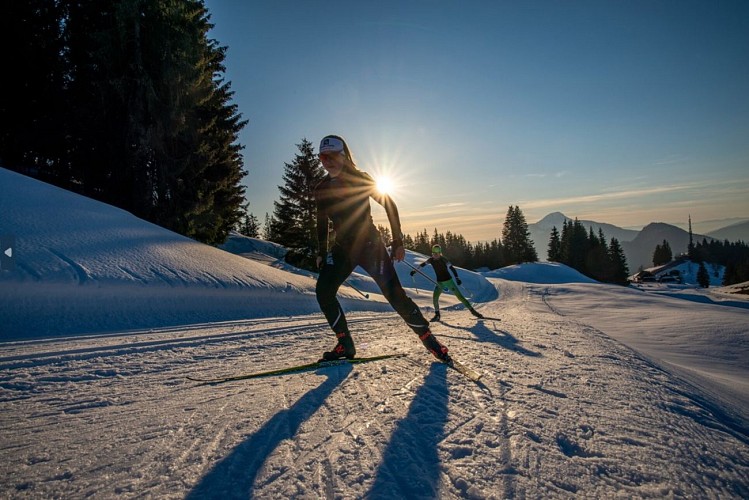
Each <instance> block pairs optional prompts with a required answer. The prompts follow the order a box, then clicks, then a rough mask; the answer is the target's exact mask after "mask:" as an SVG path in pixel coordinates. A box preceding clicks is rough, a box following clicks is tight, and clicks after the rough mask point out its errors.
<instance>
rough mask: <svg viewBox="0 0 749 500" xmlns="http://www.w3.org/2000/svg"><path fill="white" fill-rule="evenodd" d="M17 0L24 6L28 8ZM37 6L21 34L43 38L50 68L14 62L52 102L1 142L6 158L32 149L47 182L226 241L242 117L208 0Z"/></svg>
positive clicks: (24, 157) (239, 189)
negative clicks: (213, 35)
mask: <svg viewBox="0 0 749 500" xmlns="http://www.w3.org/2000/svg"><path fill="white" fill-rule="evenodd" d="M15 3H18V4H19V5H18V12H21V10H22V8H23V6H25V5H27V2H14V4H15ZM22 4H23V5H22ZM29 7H30V8H29V9H28V10H27V11H26V12H22V13H21V14H20V15H21V18H23V16H26V17H28V16H31V17H32V18H34V22H33V23H32V24H31V26H28V25H27V26H25V27H24V30H25V29H26V28H28V27H31V28H32V29H30V30H29V33H28V34H25V35H24V36H25V37H26V38H25V39H24V40H28V39H29V38H28V37H38V38H40V39H41V38H43V39H45V40H47V42H45V44H46V45H45V46H46V47H48V48H49V50H46V49H45V50H44V51H41V52H40V51H38V50H37V51H36V52H34V53H29V54H28V57H29V60H30V61H31V63H30V64H33V65H34V66H35V67H37V65H38V68H45V69H44V70H43V71H45V72H46V74H44V75H40V74H39V71H41V69H37V70H35V71H29V72H26V71H25V70H23V67H22V66H21V67H20V68H14V70H15V71H16V72H18V73H23V75H22V76H21V78H20V79H19V81H22V80H23V78H25V77H26V76H28V77H29V78H30V79H33V80H35V81H36V83H35V84H34V86H33V87H30V88H29V89H28V92H30V93H33V94H34V95H38V97H36V98H33V99H32V98H30V97H28V96H26V97H28V100H29V101H33V100H34V99H37V101H38V102H40V103H41V102H42V100H48V101H49V102H47V103H44V104H42V105H41V106H40V107H34V106H31V107H28V109H29V110H30V111H31V114H30V116H29V117H28V120H19V121H18V122H14V126H16V127H17V128H18V130H17V132H15V133H14V134H15V139H19V140H17V141H16V142H15V144H16V146H17V147H16V146H14V148H15V149H9V150H8V152H7V153H6V152H5V144H3V145H2V146H3V147H2V150H3V151H4V153H3V155H4V156H6V155H7V156H9V158H8V159H6V161H9V162H11V163H13V164H14V165H9V166H10V167H14V166H15V167H19V164H20V166H23V164H25V163H27V162H28V159H29V158H32V157H33V158H35V161H40V162H41V163H42V164H43V166H42V167H40V168H39V169H38V170H39V176H40V177H42V178H43V179H45V180H48V181H50V182H53V183H55V184H57V185H60V186H62V187H66V188H74V189H76V190H77V191H80V192H82V193H83V194H85V195H87V196H90V197H93V198H97V199H99V200H102V201H105V202H107V203H110V204H113V205H116V206H118V207H121V208H124V209H126V210H128V211H130V212H132V213H134V214H135V215H138V216H140V217H142V218H145V219H147V220H150V221H152V222H155V223H157V224H160V225H162V226H164V227H167V228H169V229H172V230H175V231H177V232H180V233H182V234H185V235H187V236H190V237H193V238H196V239H199V240H201V241H204V242H207V243H219V242H222V241H223V240H225V238H226V235H227V234H228V231H229V230H230V229H232V228H233V227H234V226H235V225H236V223H237V222H238V220H239V217H240V208H241V204H242V202H243V193H244V187H243V186H242V185H241V180H242V178H243V177H244V176H245V175H246V173H245V172H244V171H243V170H242V167H243V160H242V156H241V154H240V152H241V146H240V145H238V144H237V140H238V134H239V131H240V130H241V129H242V127H243V126H244V125H245V122H243V121H241V117H240V115H239V114H238V113H237V108H236V106H235V105H232V104H230V101H231V97H232V92H231V90H230V84H229V83H227V82H225V81H224V80H223V78H222V76H221V75H222V74H223V73H224V71H225V68H224V66H223V61H224V58H225V53H226V48H225V47H220V46H219V45H218V43H217V42H216V41H215V40H212V39H209V38H208V32H209V31H210V29H211V27H212V25H211V24H210V23H209V15H208V11H207V9H206V8H205V6H204V4H203V1H202V0H183V1H180V2H172V1H169V0H152V1H146V0H121V1H118V2H72V1H62V2H43V1H39V0H32V3H31V4H29ZM48 16H49V17H48ZM0 17H2V16H0ZM16 21H19V26H24V23H23V22H21V21H20V18H19V19H16ZM32 43H35V42H34V41H33V38H32ZM21 45H22V46H23V47H26V46H27V45H25V44H24V42H23V41H22V43H21ZM51 56H54V57H53V58H52V59H50V60H47V61H45V59H44V58H45V57H47V58H48V57H51ZM22 57H25V56H22ZM45 62H47V63H49V64H44V63H45ZM44 86H46V87H47V88H46V89H45V88H43V87H44ZM13 98H14V99H17V100H18V99H20V100H22V101H24V100H26V99H24V96H23V94H16V95H13ZM52 101H57V102H56V103H54V104H53V103H52ZM43 108H47V109H43ZM50 116H51V117H52V118H50V119H48V117H50ZM4 119H5V115H4ZM0 136H1V138H0V140H2V141H3V142H5V141H6V140H8V135H7V134H5V132H4V131H3V132H2V133H0ZM23 137H36V139H35V140H36V142H37V144H38V145H37V146H33V147H32V146H30V145H29V144H28V143H26V142H24V141H23V140H22V139H23ZM39 137H42V139H41V140H39Z"/></svg>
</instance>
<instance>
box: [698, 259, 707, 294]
mask: <svg viewBox="0 0 749 500" xmlns="http://www.w3.org/2000/svg"><path fill="white" fill-rule="evenodd" d="M697 283H698V284H699V285H700V286H701V287H702V288H709V287H710V273H708V272H707V268H706V267H705V263H704V262H700V268H699V269H698V270H697Z"/></svg>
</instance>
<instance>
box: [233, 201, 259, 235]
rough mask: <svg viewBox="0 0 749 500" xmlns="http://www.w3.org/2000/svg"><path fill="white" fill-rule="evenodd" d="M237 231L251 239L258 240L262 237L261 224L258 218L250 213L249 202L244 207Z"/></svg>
mask: <svg viewBox="0 0 749 500" xmlns="http://www.w3.org/2000/svg"><path fill="white" fill-rule="evenodd" d="M237 231H238V232H239V233H240V234H243V235H245V236H248V237H250V238H258V237H259V236H260V223H259V222H258V220H257V217H255V215H254V214H253V213H251V212H250V203H249V202H247V203H245V204H244V205H242V216H241V217H240V220H239V222H238V223H237Z"/></svg>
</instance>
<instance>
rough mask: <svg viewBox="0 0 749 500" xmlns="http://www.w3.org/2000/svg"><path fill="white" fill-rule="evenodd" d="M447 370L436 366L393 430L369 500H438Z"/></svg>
mask: <svg viewBox="0 0 749 500" xmlns="http://www.w3.org/2000/svg"><path fill="white" fill-rule="evenodd" d="M447 394H448V392H447V367H446V366H445V365H443V364H439V363H434V364H432V368H431V370H430V372H429V375H427V377H426V379H425V380H424V385H422V386H421V388H419V390H418V391H417V392H416V396H415V397H414V400H413V402H412V403H411V407H410V408H409V411H408V415H406V416H405V417H404V418H403V420H401V421H400V422H399V423H398V426H397V427H396V428H395V431H393V435H392V437H391V438H390V443H389V444H388V447H387V449H386V450H385V453H384V454H383V456H382V462H381V463H380V467H379V468H378V469H377V473H376V475H375V482H374V484H373V485H372V489H371V490H370V491H369V493H368V494H367V495H366V498H367V499H380V498H381V499H388V500H389V499H391V498H409V499H415V498H429V499H432V498H439V497H440V491H439V483H440V476H441V472H440V458H439V454H438V452H437V447H438V445H439V443H440V441H442V439H443V437H444V434H445V424H446V423H447Z"/></svg>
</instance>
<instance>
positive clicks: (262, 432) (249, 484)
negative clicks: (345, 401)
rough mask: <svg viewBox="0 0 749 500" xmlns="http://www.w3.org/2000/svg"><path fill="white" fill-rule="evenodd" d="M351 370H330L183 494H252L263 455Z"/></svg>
mask: <svg viewBox="0 0 749 500" xmlns="http://www.w3.org/2000/svg"><path fill="white" fill-rule="evenodd" d="M351 370H352V367H351V365H342V366H340V367H337V368H336V369H335V370H332V371H330V374H329V375H328V378H327V379H326V380H325V382H323V383H322V384H320V386H319V387H317V388H316V389H312V390H311V391H309V392H308V393H306V394H305V395H304V396H302V397H301V398H300V399H299V400H298V401H297V402H296V403H294V404H293V405H292V406H291V407H289V408H288V409H286V410H282V411H280V412H278V413H276V414H275V415H274V416H273V417H272V418H271V419H270V420H269V421H268V422H267V423H266V424H265V425H264V426H263V427H261V428H260V429H258V430H257V432H255V433H254V434H252V435H251V436H250V437H249V438H248V439H246V440H245V441H243V442H242V443H240V444H239V445H237V446H236V448H234V450H232V452H231V453H230V454H229V455H228V456H226V457H225V458H223V459H222V460H221V461H220V462H218V463H217V464H216V465H214V466H213V468H212V469H211V470H210V471H209V472H208V473H207V474H206V475H205V476H203V478H202V479H201V480H200V482H199V483H198V484H196V485H195V487H194V488H193V489H192V491H190V493H189V494H188V495H187V497H186V498H187V499H189V500H197V499H203V498H222V499H227V498H252V497H253V489H252V488H253V484H254V483H255V479H256V477H257V475H258V472H260V469H261V468H262V466H263V464H264V463H265V461H266V459H267V458H268V457H270V455H271V454H272V453H273V451H274V450H275V449H276V448H277V447H278V445H279V444H281V442H283V441H284V440H286V439H291V438H293V437H294V436H295V435H296V433H297V431H298V430H299V427H301V425H302V424H303V423H304V422H305V421H306V420H307V419H309V418H310V417H311V416H312V415H313V414H314V413H315V412H316V411H317V410H318V409H319V408H320V407H321V406H322V405H323V403H324V402H325V400H326V399H327V398H328V397H329V396H330V395H331V394H332V393H333V391H334V390H335V388H336V387H338V385H340V383H341V382H342V381H343V380H345V379H346V377H347V376H348V375H349V373H351ZM326 371H327V370H326Z"/></svg>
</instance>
